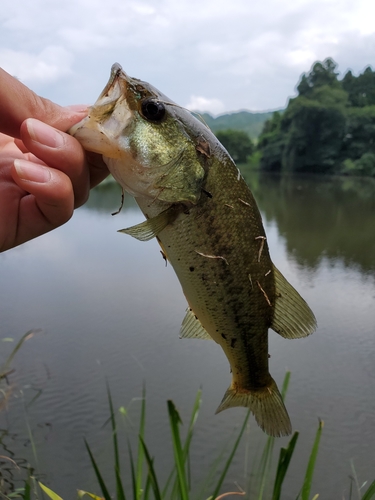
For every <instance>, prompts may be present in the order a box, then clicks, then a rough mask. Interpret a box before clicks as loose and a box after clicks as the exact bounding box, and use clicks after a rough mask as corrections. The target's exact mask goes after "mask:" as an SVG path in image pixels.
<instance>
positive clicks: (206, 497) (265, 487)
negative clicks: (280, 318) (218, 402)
mask: <svg viewBox="0 0 375 500" xmlns="http://www.w3.org/2000/svg"><path fill="white" fill-rule="evenodd" d="M289 379H290V373H289V372H288V373H287V374H286V376H285V379H284V384H283V389H282V394H283V397H285V394H286V391H287V388H288V384H289ZM108 401H109V408H110V422H111V430H112V439H113V453H114V458H113V459H114V478H115V484H116V494H115V496H111V494H110V487H109V486H108V484H107V483H106V482H105V480H104V478H103V476H102V474H101V472H100V468H99V466H98V464H97V462H96V460H95V458H94V455H93V453H92V451H91V449H90V446H89V444H88V443H86V447H87V451H88V454H89V457H90V460H91V463H92V467H93V469H94V471H95V475H96V478H97V481H98V484H99V488H100V491H101V493H100V494H101V496H97V495H94V494H93V493H89V492H86V491H83V490H79V491H78V498H82V497H86V498H92V499H94V500H113V499H116V500H167V499H168V500H193V499H196V500H221V499H224V498H227V497H229V496H231V497H233V496H242V497H243V498H248V499H254V500H263V499H269V500H280V499H282V492H283V484H284V480H285V478H286V476H287V472H288V468H289V465H290V463H291V461H292V458H293V454H294V451H295V449H296V445H297V441H298V437H299V433H298V432H295V433H294V434H293V436H292V437H291V439H290V441H289V443H288V445H287V446H286V447H285V448H283V447H281V448H280V451H279V456H278V461H277V464H276V470H273V469H272V467H271V465H272V461H273V459H274V455H275V444H276V443H277V440H276V439H275V438H273V437H268V438H267V440H266V443H265V446H264V449H263V453H262V455H261V457H260V460H259V463H258V465H257V468H256V473H255V478H256V485H255V487H254V485H251V484H250V483H249V485H248V486H249V489H248V491H249V492H250V491H251V493H246V491H243V490H241V489H240V488H239V489H238V490H237V491H223V484H224V481H225V479H226V477H227V475H228V470H229V468H230V465H231V464H232V462H233V458H234V456H235V454H236V451H237V449H238V446H239V444H240V442H241V440H242V438H243V435H244V431H245V429H246V427H247V424H248V420H249V416H250V412H247V414H246V417H245V419H244V421H243V424H242V426H241V428H240V429H239V432H238V434H237V437H236V439H235V440H234V442H232V444H231V449H230V452H229V454H228V456H226V457H225V458H224V457H223V454H220V455H219V456H218V457H217V458H216V459H215V460H214V462H213V464H212V467H211V469H210V470H209V471H208V473H207V478H206V481H205V482H204V484H203V486H202V488H201V490H200V492H199V493H198V494H196V493H194V491H193V490H196V489H197V488H196V484H195V482H194V481H192V478H191V471H190V458H189V457H190V448H191V442H192V438H193V434H194V426H195V423H196V421H197V418H198V414H199V410H200V406H201V391H198V393H197V396H196V399H195V402H194V405H193V409H192V413H191V416H190V420H189V424H188V427H187V431H186V435H185V437H184V438H183V437H182V432H181V428H182V420H181V418H180V415H179V413H178V410H177V408H176V406H175V405H174V403H173V402H172V401H168V402H167V412H168V419H169V427H170V432H171V437H172V448H173V457H174V465H173V468H172V471H171V472H170V475H169V477H168V479H167V480H166V482H165V484H164V486H161V484H160V482H161V481H160V478H158V475H157V472H156V469H155V463H154V458H153V457H152V455H151V453H150V450H149V449H148V447H147V444H146V440H145V429H146V398H145V390H143V397H142V404H141V413H140V419H139V429H138V445H137V450H136V455H135V456H134V454H133V450H132V448H131V446H130V444H128V454H129V458H130V477H131V485H132V486H131V489H130V490H129V491H125V487H124V484H123V482H122V479H121V471H120V459H119V445H118V435H117V431H118V429H117V424H116V418H115V411H114V408H113V403H112V398H111V394H110V391H109V389H108ZM323 426H324V424H323V421H319V424H318V428H317V431H316V435H315V439H314V442H313V443H312V448H311V452H310V456H309V460H308V463H307V465H306V471H305V474H304V476H303V477H302V478H301V489H300V491H299V493H297V495H296V500H316V499H317V498H318V497H319V494H318V493H317V492H314V491H312V480H313V475H314V470H315V466H316V462H317V458H318V451H319V444H320V439H321V436H322V432H323ZM353 474H354V476H355V471H354V472H353ZM355 482H356V484H357V485H358V481H357V480H356V479H355ZM40 486H41V488H43V490H44V492H45V493H46V494H47V496H48V498H51V499H52V500H62V499H61V498H60V497H59V496H57V495H56V493H54V492H52V491H51V490H47V489H46V487H45V486H44V485H42V484H41V485H40ZM364 486H365V485H362V487H359V486H358V487H357V494H358V499H359V500H371V499H373V498H375V481H374V482H373V483H371V484H370V485H369V486H368V488H367V490H366V491H365V492H364V493H361V490H363V489H364ZM250 487H251V488H250ZM288 497H290V493H289V494H288ZM23 498H24V500H31V497H30V496H29V497H27V496H25V497H23ZM351 499H352V491H350V496H349V499H348V500H351Z"/></svg>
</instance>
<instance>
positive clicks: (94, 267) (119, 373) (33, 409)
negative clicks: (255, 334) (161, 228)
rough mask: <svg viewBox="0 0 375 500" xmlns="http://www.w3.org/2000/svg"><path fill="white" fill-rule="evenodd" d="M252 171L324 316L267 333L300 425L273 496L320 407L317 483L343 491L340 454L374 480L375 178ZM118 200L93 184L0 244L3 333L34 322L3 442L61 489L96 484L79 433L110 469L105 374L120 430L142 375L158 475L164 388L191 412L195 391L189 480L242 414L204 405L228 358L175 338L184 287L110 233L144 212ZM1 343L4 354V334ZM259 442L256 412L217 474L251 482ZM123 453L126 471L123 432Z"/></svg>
mask: <svg viewBox="0 0 375 500" xmlns="http://www.w3.org/2000/svg"><path fill="white" fill-rule="evenodd" d="M249 182H250V184H251V187H252V190H253V192H254V195H255V197H256V199H257V201H258V204H259V207H260V209H261V211H262V215H263V220H264V225H265V228H266V232H267V238H268V243H269V246H270V251H271V255H272V258H273V261H274V263H275V265H276V266H277V267H278V268H279V269H280V270H281V271H282V273H283V274H284V275H285V276H286V277H287V278H288V280H289V281H290V282H291V283H292V284H293V285H294V286H295V287H296V288H297V289H298V290H299V292H300V293H301V295H302V296H303V297H304V298H305V299H306V300H307V302H308V303H309V305H310V306H311V308H312V309H313V311H314V312H315V314H316V317H317V320H318V325H319V327H318V330H317V331H316V332H315V333H314V334H313V335H312V336H311V337H309V338H307V339H302V340H293V341H288V340H285V339H282V338H281V337H279V336H278V335H277V334H275V333H273V332H270V354H271V359H270V370H271V373H272V375H273V376H274V378H275V379H276V381H277V382H278V384H279V385H281V383H282V379H283V377H284V374H285V371H286V370H291V372H292V378H291V383H290V387H289V391H288V395H287V401H286V404H287V407H288V411H289V413H290V416H291V419H292V423H293V428H294V429H296V430H299V431H300V438H299V442H298V444H297V451H296V455H295V457H294V458H293V461H292V465H291V470H290V474H289V477H288V479H287V481H286V483H285V488H284V495H283V498H285V499H289V498H290V499H292V498H293V499H294V498H295V497H296V495H297V493H298V491H299V488H300V486H301V481H302V479H301V477H302V474H303V473H304V470H305V467H306V464H307V459H308V455H309V451H310V449H311V446H312V442H313V439H314V435H315V432H316V428H317V425H318V419H319V418H321V419H323V420H324V422H325V427H324V433H323V437H322V441H321V448H320V452H319V458H318V465H317V469H316V474H315V477H314V483H313V492H314V493H321V496H322V498H342V497H343V496H344V495H346V497H347V496H348V491H349V484H350V479H349V475H351V474H352V469H351V462H352V463H353V464H354V467H355V470H356V472H357V475H358V477H359V481H360V482H361V483H362V482H364V481H366V480H368V481H372V480H373V479H375V456H374V453H375V452H374V450H375V369H374V368H375V327H374V324H375V231H374V228H375V184H374V182H372V181H371V180H368V179H366V180H358V181H356V180H353V179H334V178H333V179H328V178H318V177H294V178H292V177H285V178H279V177H270V176H260V177H251V178H249ZM119 200H120V193H119V190H118V188H117V186H107V187H106V188H101V189H98V190H95V191H94V192H93V193H92V196H91V198H90V200H89V203H88V204H87V205H86V206H85V207H83V208H81V209H79V210H77V211H76V213H75V215H74V217H73V219H72V220H71V221H70V222H69V223H68V224H66V225H65V226H63V227H61V228H59V229H58V230H56V231H54V232H52V233H50V234H48V235H45V236H43V237H41V238H38V239H37V240H34V241H32V242H29V243H27V244H25V245H23V246H21V247H19V248H16V249H13V250H11V251H8V252H6V253H4V254H1V255H0V273H1V274H0V275H1V280H0V318H1V321H0V338H8V337H12V338H14V339H16V340H17V339H19V338H20V337H21V336H22V334H23V333H24V332H26V331H27V330H30V329H32V328H41V329H42V333H40V334H38V335H36V336H35V337H34V338H32V339H30V340H29V341H28V342H26V343H25V344H24V345H23V347H22V349H21V350H20V351H19V352H18V353H17V356H16V358H15V360H14V363H13V367H14V368H15V372H14V373H13V374H11V375H10V376H9V382H10V384H11V385H12V392H11V393H10V397H9V401H8V402H7V409H6V410H3V411H2V413H1V414H0V427H1V428H2V429H4V430H6V431H7V433H8V434H7V435H3V438H2V442H3V443H4V445H5V447H6V449H5V450H4V449H3V450H0V451H1V453H0V454H2V455H5V454H7V453H8V454H9V453H14V456H13V458H18V459H21V458H22V459H26V460H28V461H30V463H31V464H32V465H33V466H34V467H35V468H36V470H37V471H38V472H39V473H42V474H45V476H44V482H46V483H48V484H49V486H50V487H52V488H53V489H54V490H56V491H57V492H58V493H59V494H60V495H61V496H62V497H63V498H64V499H65V500H67V499H71V498H74V496H75V491H76V489H77V488H82V489H89V490H91V491H93V490H94V491H96V492H97V493H98V492H99V488H98V486H97V485H96V482H95V478H94V474H93V471H92V469H91V467H90V464H89V460H88V456H87V453H86V451H85V447H84V442H83V439H84V438H86V439H87V440H88V442H89V443H90V445H91V446H92V448H93V451H94V453H95V455H96V456H97V458H98V460H99V462H100V464H101V467H102V468H103V472H104V474H105V475H106V477H111V476H112V474H113V461H112V451H111V441H110V432H109V428H108V426H106V425H105V423H106V422H107V420H108V416H109V411H108V405H107V396H106V381H108V384H109V385H110V388H111V392H112V396H113V399H114V405H115V407H116V408H120V407H122V406H123V407H125V408H126V410H127V411H126V416H124V417H121V415H119V417H120V420H119V424H120V427H121V429H123V433H122V435H123V436H125V431H128V432H130V433H131V434H132V435H135V434H136V431H135V429H136V424H137V417H138V415H139V408H140V401H139V397H140V396H141V393H142V386H143V383H145V384H146V391H147V416H148V424H147V436H146V438H147V443H148V445H149V448H150V451H151V453H152V454H153V455H154V456H155V461H156V464H157V468H158V470H159V471H160V473H161V475H162V477H163V474H164V475H165V474H166V472H165V471H166V470H167V468H168V466H169V464H170V463H171V449H170V437H169V430H168V420H167V413H166V400H167V399H173V401H174V402H175V404H176V405H177V407H178V409H179V411H180V413H181V416H182V418H183V421H184V422H186V423H187V421H188V418H189V415H190V410H191V408H192V405H193V402H194V398H195V395H196V392H197V390H198V388H200V387H201V388H202V389H203V405H202V410H201V413H200V416H199V419H198V423H197V429H196V434H195V441H194V442H193V449H192V459H193V460H192V470H193V474H194V477H195V481H196V483H197V484H198V482H199V480H200V479H202V477H204V471H205V470H207V468H208V467H209V465H210V464H211V463H212V461H213V460H214V458H215V457H216V456H217V454H218V451H219V450H221V448H222V446H223V445H224V444H225V443H227V442H228V441H229V442H230V441H231V439H232V436H233V429H234V428H235V427H236V426H238V425H240V424H241V423H242V421H243V418H244V416H245V413H246V411H245V410H244V409H241V408H237V409H232V410H228V411H225V412H223V413H220V414H219V415H216V416H215V415H214V412H215V410H216V408H217V406H218V404H219V403H220V401H221V398H222V396H223V394H224V392H225V390H226V388H227V386H228V385H229V382H230V374H229V367H228V362H227V360H226V358H225V356H224V354H223V352H222V351H221V349H220V348H219V347H218V346H217V345H216V344H214V343H211V342H204V341H199V340H180V339H179V338H178V332H179V327H180V324H181V321H182V318H183V316H184V312H185V308H186V301H185V299H184V296H183V294H182V292H181V287H180V285H179V283H178V281H177V279H176V277H175V275H174V273H173V270H172V268H171V267H170V266H167V267H166V266H165V262H164V260H163V258H162V256H161V254H160V249H159V247H158V245H157V243H156V242H155V241H150V242H147V243H142V242H139V241H137V240H134V239H132V238H131V237H130V236H126V235H123V234H120V233H117V232H116V231H117V229H121V228H123V227H128V226H130V225H132V224H136V223H138V222H140V221H142V220H143V216H142V214H141V213H140V212H139V210H138V209H137V207H136V206H135V205H134V203H133V202H132V200H130V199H127V201H126V206H125V209H124V210H123V211H122V212H121V214H119V215H117V216H116V217H112V216H111V215H110V214H111V212H113V211H115V210H116V209H117V208H118V204H119ZM0 346H1V348H2V353H1V360H4V359H5V358H6V355H7V353H9V352H10V350H11V348H12V347H13V346H14V343H13V344H12V343H9V342H2V343H0ZM28 427H29V428H30V429H31V431H32V439H30V438H31V436H30V433H29V431H28ZM30 441H32V442H33V444H34V448H35V450H36V456H35V454H34V452H33V449H32V448H33V447H32V446H31V442H30ZM124 441H125V439H124ZM264 441H265V440H264V436H263V433H262V432H261V431H260V430H259V429H258V428H257V426H256V424H255V423H254V422H253V421H252V422H251V425H250V429H249V432H248V433H247V435H246V437H245V438H244V439H243V443H242V445H241V449H240V450H239V453H238V455H237V458H236V460H235V462H234V466H233V467H232V469H231V471H230V473H229V475H228V480H227V482H226V487H228V488H231V489H232V490H233V488H235V486H234V482H238V484H240V485H241V487H243V488H244V489H247V490H248V491H249V486H248V484H247V479H246V480H245V476H246V477H247V478H248V477H249V475H250V472H249V471H250V470H251V465H249V463H250V462H251V459H252V457H254V456H256V454H257V453H259V448H260V447H261V446H262V444H263V443H264ZM287 442H288V439H287V438H285V439H284V438H283V439H280V440H278V442H277V446H278V447H279V446H280V445H283V446H285V445H286V444H287ZM122 451H123V462H124V468H125V469H126V465H127V464H126V461H127V451H126V442H124V443H123V447H122ZM244 457H246V458H244Z"/></svg>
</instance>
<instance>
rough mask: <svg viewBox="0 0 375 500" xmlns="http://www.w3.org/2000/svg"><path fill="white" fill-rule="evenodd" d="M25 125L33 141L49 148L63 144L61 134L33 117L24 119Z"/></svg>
mask: <svg viewBox="0 0 375 500" xmlns="http://www.w3.org/2000/svg"><path fill="white" fill-rule="evenodd" d="M26 126H27V130H28V132H29V134H30V137H31V138H32V140H33V141H36V142H39V143H41V144H43V145H44V146H48V147H50V148H60V147H61V146H63V145H64V142H65V141H64V137H63V136H62V134H61V133H60V132H58V131H57V130H55V129H54V128H52V127H50V126H49V125H47V124H45V123H43V122H41V121H39V120H35V119H34V118H29V119H28V120H26Z"/></svg>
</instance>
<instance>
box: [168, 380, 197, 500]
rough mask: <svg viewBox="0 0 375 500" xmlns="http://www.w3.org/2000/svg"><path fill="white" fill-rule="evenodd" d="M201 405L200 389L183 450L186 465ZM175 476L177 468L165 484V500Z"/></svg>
mask: <svg viewBox="0 0 375 500" xmlns="http://www.w3.org/2000/svg"><path fill="white" fill-rule="evenodd" d="M201 404H202V390H201V389H199V390H198V392H197V395H196V397H195V401H194V405H193V410H192V412H191V417H190V421H189V427H188V433H187V436H186V440H185V444H184V446H183V450H182V452H183V457H184V462H185V463H186V461H187V460H189V453H190V445H191V440H192V438H193V431H194V426H195V423H196V421H197V418H198V413H199V409H200V406H201ZM189 465H190V464H189V462H188V467H189ZM175 475H176V468H175V467H173V469H172V471H171V473H170V474H169V476H168V479H167V481H166V483H165V486H164V488H163V492H162V496H163V498H164V497H166V496H167V492H168V489H169V487H170V485H171V482H172V480H173V478H174V477H175ZM188 485H189V489H190V467H189V469H188Z"/></svg>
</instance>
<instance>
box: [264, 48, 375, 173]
mask: <svg viewBox="0 0 375 500" xmlns="http://www.w3.org/2000/svg"><path fill="white" fill-rule="evenodd" d="M336 68H337V64H336V63H335V62H334V61H333V60H332V59H330V58H327V59H325V61H323V62H316V63H315V64H314V65H313V67H312V69H311V71H310V72H309V73H308V74H303V75H302V77H301V80H300V82H299V84H298V86H297V90H298V96H297V97H296V98H294V99H290V101H289V104H288V107H287V109H286V111H285V112H284V113H283V115H280V113H274V115H273V117H272V118H271V119H270V120H268V121H267V122H266V123H265V125H264V128H263V131H262V133H261V135H260V137H259V142H258V149H259V150H260V152H261V154H262V158H261V161H260V168H261V169H262V170H267V171H282V172H314V173H326V174H344V175H366V176H375V169H374V165H373V156H372V155H373V154H375V142H374V141H375V72H374V71H372V69H371V68H370V67H368V68H366V69H365V70H364V72H363V73H362V74H360V75H359V76H358V77H355V76H353V74H352V73H351V72H350V71H349V72H348V73H346V75H345V76H344V78H343V79H342V80H338V78H337V76H338V73H337V72H336Z"/></svg>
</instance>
